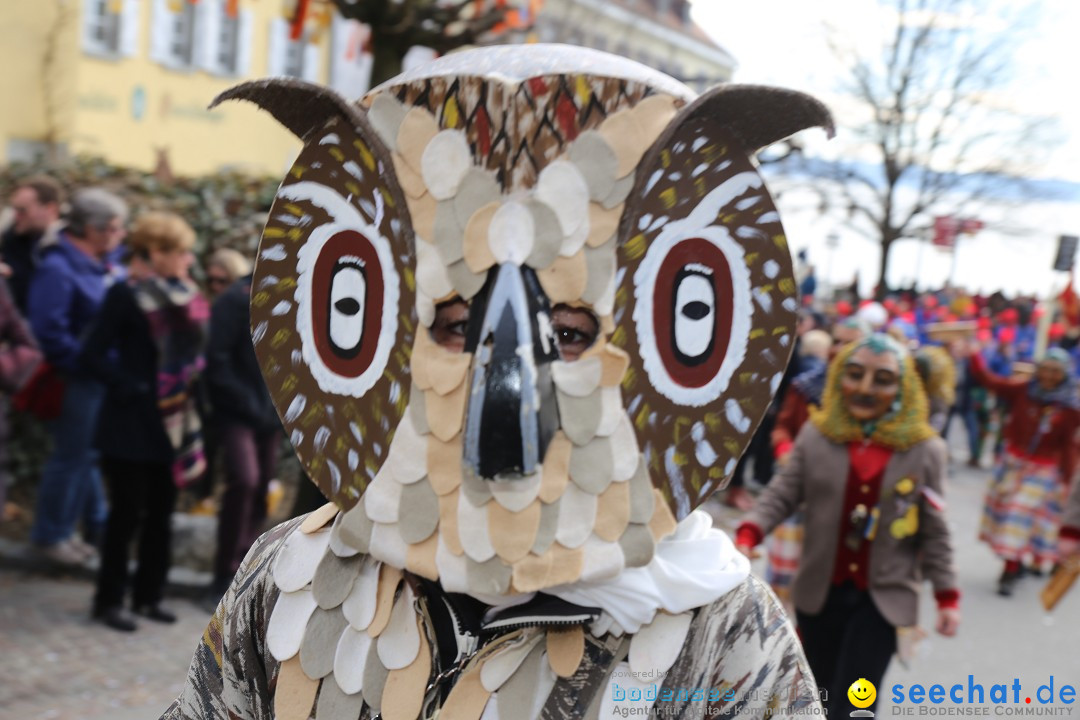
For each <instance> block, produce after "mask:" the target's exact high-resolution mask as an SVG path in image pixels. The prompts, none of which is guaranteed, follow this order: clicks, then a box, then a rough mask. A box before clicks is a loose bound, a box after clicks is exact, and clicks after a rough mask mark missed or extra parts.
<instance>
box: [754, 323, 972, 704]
mask: <svg viewBox="0 0 1080 720" xmlns="http://www.w3.org/2000/svg"><path fill="white" fill-rule="evenodd" d="M946 457H947V456H946V448H945V443H944V442H943V441H942V440H941V438H939V437H938V436H937V433H935V432H934V430H933V429H932V428H931V427H930V425H929V424H928V423H927V405H926V396H925V394H924V393H923V390H922V385H921V383H920V382H919V378H918V374H917V372H916V370H915V365H914V363H913V361H912V359H911V358H910V356H909V355H908V352H907V350H906V349H905V348H904V347H903V346H901V345H899V344H898V343H897V342H896V341H895V340H893V339H892V338H891V337H889V336H887V335H882V334H875V335H871V336H870V337H868V338H866V339H864V340H862V341H860V342H858V343H855V344H852V345H849V346H847V347H845V348H844V349H843V350H841V352H840V353H839V355H837V357H836V358H835V359H834V360H833V362H832V364H831V365H830V367H829V371H828V375H827V378H826V383H825V390H824V394H823V396H822V405H821V408H820V409H815V410H812V411H811V413H810V420H809V422H808V423H806V425H804V426H803V428H802V430H801V431H800V432H799V435H798V437H797V439H796V441H795V444H794V447H793V448H792V450H791V453H790V455H789V457H788V460H787V462H785V463H784V465H783V467H782V469H781V470H780V472H779V474H778V475H777V476H776V477H775V478H773V480H772V482H770V483H769V486H768V487H767V488H766V490H765V492H764V493H762V494H761V495H760V496H759V497H758V502H757V505H755V507H754V509H753V510H752V511H751V512H750V513H749V514H747V515H746V517H745V519H744V520H743V522H742V523H741V524H740V525H739V527H738V529H737V530H736V536H735V543H736V546H737V547H739V549H740V550H742V551H743V552H744V553H746V554H748V555H749V554H751V553H752V551H753V548H754V547H755V546H756V545H758V544H759V543H760V542H761V541H762V539H763V538H765V537H766V536H767V535H769V533H770V532H772V530H773V529H774V528H775V527H776V526H777V525H779V524H780V523H781V522H782V521H783V520H784V519H786V518H788V517H790V516H791V515H792V514H794V513H795V512H796V511H797V510H798V509H799V507H800V506H802V507H803V508H804V510H803V514H804V517H805V536H804V539H803V553H802V559H801V562H800V565H799V570H798V574H797V575H796V577H795V583H794V586H793V590H792V599H793V601H794V605H795V610H796V612H795V615H796V618H797V625H798V628H799V633H800V636H801V637H802V641H803V648H804V649H805V651H806V657H807V660H808V661H809V663H810V667H811V669H812V670H813V672H814V677H815V678H816V679H817V682H818V685H819V686H820V687H821V688H822V689H824V690H825V691H827V693H828V701H827V702H826V709H827V711H828V714H829V715H830V716H836V717H846V716H847V714H848V712H849V711H850V710H852V709H853V708H851V707H849V706H848V699H847V688H848V686H850V685H851V684H852V683H853V682H854V681H856V680H858V679H859V678H865V679H867V680H869V681H870V682H871V683H873V684H874V685H880V683H881V680H882V678H883V677H884V676H885V671H886V669H887V668H888V665H889V662H890V659H891V656H892V655H893V653H894V652H897V651H898V647H899V643H898V631H900V630H901V629H903V628H909V627H911V626H914V625H915V624H916V623H917V620H918V602H919V579H920V578H921V577H923V575H924V574H925V576H927V577H928V578H929V579H930V581H931V583H932V585H933V587H934V594H935V598H936V599H937V603H938V617H937V630H938V632H940V633H941V634H943V635H947V636H949V635H954V634H955V633H956V631H957V629H958V627H959V623H960V611H959V599H960V593H959V590H957V586H956V577H955V572H954V569H953V561H952V546H951V542H950V538H949V529H948V526H947V524H946V521H945V501H944V498H943V495H942V494H943V481H944V475H945V468H946Z"/></svg>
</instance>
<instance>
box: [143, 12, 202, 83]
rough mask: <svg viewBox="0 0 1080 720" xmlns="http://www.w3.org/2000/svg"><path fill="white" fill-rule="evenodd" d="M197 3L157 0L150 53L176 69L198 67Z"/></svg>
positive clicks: (199, 31)
mask: <svg viewBox="0 0 1080 720" xmlns="http://www.w3.org/2000/svg"><path fill="white" fill-rule="evenodd" d="M197 9H198V5H196V4H192V3H191V2H190V0H154V15H153V21H154V26H153V37H152V40H151V45H150V55H151V57H153V59H154V60H156V61H157V62H159V63H161V64H162V65H165V66H166V67H170V68H173V69H174V70H190V69H192V68H193V67H195V58H196V50H195V43H196V41H197V39H200V38H201V28H198V27H196V26H197V25H198V17H197Z"/></svg>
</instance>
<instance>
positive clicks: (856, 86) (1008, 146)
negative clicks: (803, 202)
mask: <svg viewBox="0 0 1080 720" xmlns="http://www.w3.org/2000/svg"><path fill="white" fill-rule="evenodd" d="M880 8H881V10H882V11H884V12H887V13H888V14H889V16H890V21H891V26H890V28H889V35H888V37H887V38H886V40H885V42H884V44H883V46H882V47H881V48H880V51H877V52H873V53H866V52H865V51H863V52H860V51H858V50H854V49H852V48H851V47H848V46H845V45H843V44H842V43H841V42H840V41H839V40H837V39H836V35H835V34H834V36H833V40H832V42H831V45H832V49H833V51H834V53H835V54H836V55H837V57H838V58H839V59H840V60H841V61H842V62H843V63H844V64H845V67H847V68H849V70H850V72H849V73H848V75H847V76H846V79H845V81H844V86H843V88H842V89H843V91H844V93H845V97H846V98H848V99H850V100H851V101H853V103H852V104H853V107H854V108H858V110H857V111H856V112H857V114H859V115H860V116H861V120H862V121H861V122H855V123H850V122H845V118H844V117H841V118H840V124H841V126H843V125H847V127H846V128H845V130H846V133H847V134H848V136H849V137H852V138H854V139H855V140H856V141H857V143H858V146H857V148H854V152H853V153H851V154H850V155H849V157H848V159H846V160H845V161H844V162H841V163H835V164H833V165H832V168H831V169H830V170H829V171H828V174H829V175H830V177H831V179H832V180H834V181H835V182H832V183H827V184H826V185H827V190H825V191H824V192H825V193H826V194H827V196H828V198H827V200H824V199H823V200H824V204H828V205H830V206H835V204H836V203H837V202H839V203H842V205H843V209H845V210H846V211H847V216H848V222H849V224H850V225H851V226H852V227H853V228H856V229H858V230H859V231H860V232H862V233H863V234H865V235H867V236H868V237H870V238H872V239H874V240H876V241H877V242H879V243H880V246H881V263H880V266H879V268H878V293H879V294H881V293H883V292H884V290H885V288H886V280H885V278H886V270H887V268H888V262H889V251H890V249H891V248H892V245H893V243H894V242H896V241H897V240H899V239H901V238H925V237H927V236H928V235H929V233H930V229H931V227H932V226H933V221H934V217H935V216H936V215H952V216H961V215H967V214H971V213H974V212H977V209H978V207H980V206H981V205H984V204H985V203H987V202H990V201H992V199H993V198H995V197H1000V196H1001V195H1002V194H1003V193H1004V192H1005V191H1006V190H1011V191H1012V194H1013V195H1016V193H1017V191H1021V192H1022V181H1020V180H1018V178H1021V177H1023V176H1024V175H1025V174H1028V173H1030V171H1031V170H1032V168H1033V167H1035V166H1036V165H1037V164H1038V161H1039V154H1040V152H1041V151H1045V150H1046V148H1047V147H1048V146H1049V145H1051V144H1052V143H1047V142H1046V139H1047V130H1049V125H1048V122H1047V121H1046V120H1045V119H1039V118H1031V117H1026V116H1025V115H1023V114H1022V113H1021V112H1020V111H1019V109H1017V108H1015V107H1012V106H1011V105H1010V103H1009V102H1008V100H1007V96H1006V94H1005V90H1006V86H1007V84H1008V83H1009V81H1010V79H1011V77H1010V76H1011V73H1012V68H1011V67H1010V62H1011V59H1012V48H1013V46H1014V45H1015V44H1016V42H1017V37H1018V33H1019V32H1020V31H1021V29H1022V27H1023V26H1024V25H1025V22H1026V18H1023V17H1019V18H1004V17H1002V16H999V15H995V14H994V13H993V12H992V10H991V9H989V8H988V4H986V3H975V2H972V1H971V0H880ZM841 107H842V106H841ZM1009 185H1012V186H1013V187H1012V188H1006V186H1009Z"/></svg>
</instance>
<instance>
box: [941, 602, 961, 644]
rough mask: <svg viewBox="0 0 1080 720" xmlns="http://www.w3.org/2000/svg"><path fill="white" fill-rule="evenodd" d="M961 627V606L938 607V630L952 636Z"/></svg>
mask: <svg viewBox="0 0 1080 720" xmlns="http://www.w3.org/2000/svg"><path fill="white" fill-rule="evenodd" d="M959 629H960V608H938V614H937V631H938V632H939V633H940V634H942V635H944V636H945V637H952V636H954V635H956V631H957V630H959Z"/></svg>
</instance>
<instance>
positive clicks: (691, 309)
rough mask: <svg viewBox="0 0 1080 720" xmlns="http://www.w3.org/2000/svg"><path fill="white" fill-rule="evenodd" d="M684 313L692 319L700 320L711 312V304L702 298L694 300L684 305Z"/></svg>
mask: <svg viewBox="0 0 1080 720" xmlns="http://www.w3.org/2000/svg"><path fill="white" fill-rule="evenodd" d="M682 314H683V315H685V316H686V317H688V318H690V319H691V320H700V319H701V318H703V317H705V316H706V315H708V314H709V306H708V305H706V304H705V303H703V302H701V301H700V300H694V301H693V302H688V303H686V304H685V305H683V309H682Z"/></svg>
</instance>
